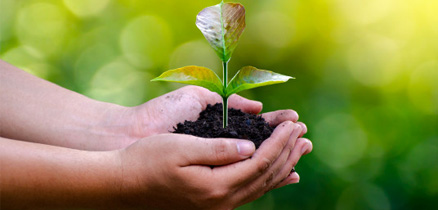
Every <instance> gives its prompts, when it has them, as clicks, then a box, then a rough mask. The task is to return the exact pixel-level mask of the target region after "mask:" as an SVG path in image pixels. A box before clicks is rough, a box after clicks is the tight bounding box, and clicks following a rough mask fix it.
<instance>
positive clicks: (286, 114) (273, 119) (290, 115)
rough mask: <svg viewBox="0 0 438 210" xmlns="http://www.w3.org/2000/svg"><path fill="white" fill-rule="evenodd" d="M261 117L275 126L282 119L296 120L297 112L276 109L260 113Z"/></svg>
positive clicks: (282, 120)
mask: <svg viewBox="0 0 438 210" xmlns="http://www.w3.org/2000/svg"><path fill="white" fill-rule="evenodd" d="M262 117H263V118H264V119H265V120H266V122H268V123H269V125H270V126H277V125H279V124H280V123H282V122H284V121H292V122H297V120H298V113H297V112H296V111H294V110H291V109H288V110H278V111H274V112H268V113H264V114H262Z"/></svg>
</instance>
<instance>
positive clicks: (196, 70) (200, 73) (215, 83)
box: [151, 66, 224, 95]
mask: <svg viewBox="0 0 438 210" xmlns="http://www.w3.org/2000/svg"><path fill="white" fill-rule="evenodd" d="M151 81H167V82H177V83H183V84H190V85H197V86H201V87H205V88H207V89H209V90H210V91H213V92H216V93H219V95H224V91H223V85H222V82H221V80H220V79H219V77H218V76H217V74H216V73H214V71H212V70H210V69H208V68H205V67H201V66H185V67H182V68H178V69H173V70H169V71H165V72H164V73H163V74H161V75H160V76H159V77H157V78H154V79H152V80H151Z"/></svg>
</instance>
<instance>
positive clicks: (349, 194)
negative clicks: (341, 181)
mask: <svg viewBox="0 0 438 210" xmlns="http://www.w3.org/2000/svg"><path fill="white" fill-rule="evenodd" d="M351 209H354V210H390V209H391V203H390V202H389V198H388V195H386V193H385V192H384V191H383V190H382V188H380V187H378V186H376V185H373V184H370V183H363V184H357V185H353V186H350V187H349V188H347V189H345V190H344V192H342V194H341V196H340V197H339V199H338V202H337V205H336V210H351Z"/></svg>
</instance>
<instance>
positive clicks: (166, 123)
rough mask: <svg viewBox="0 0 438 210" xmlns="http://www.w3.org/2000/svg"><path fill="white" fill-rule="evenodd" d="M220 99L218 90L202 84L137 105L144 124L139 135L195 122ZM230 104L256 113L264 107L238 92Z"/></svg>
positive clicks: (138, 119)
mask: <svg viewBox="0 0 438 210" xmlns="http://www.w3.org/2000/svg"><path fill="white" fill-rule="evenodd" d="M219 102H222V98H221V97H220V96H219V95H218V94H217V93H214V92H211V91H209V90H207V89H205V88H201V87H198V86H185V87H183V88H180V89H178V90H175V91H172V92H170V93H167V94H165V95H162V96H160V97H157V98H155V99H152V100H150V101H148V102H147V103H145V104H143V105H140V106H138V107H135V108H134V109H135V111H134V114H135V115H136V116H137V125H138V126H140V127H139V128H138V131H139V132H140V134H139V136H141V137H147V136H151V135H155V134H160V133H169V131H172V130H173V127H174V126H176V125H177V124H178V123H180V122H184V121H185V120H189V121H195V120H196V119H197V118H198V117H199V113H200V112H201V111H203V110H204V109H205V108H206V107H207V105H208V104H216V103H219ZM229 106H230V108H235V109H241V110H242V111H243V112H247V113H252V114H257V113H259V112H260V111H261V110H262V103H260V102H257V101H252V100H249V99H246V98H243V97H241V96H238V95H236V94H234V95H232V96H231V97H230V98H229Z"/></svg>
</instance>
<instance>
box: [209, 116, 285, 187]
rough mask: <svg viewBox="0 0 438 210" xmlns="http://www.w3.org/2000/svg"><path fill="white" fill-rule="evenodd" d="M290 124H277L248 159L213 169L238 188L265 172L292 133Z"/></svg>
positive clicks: (231, 185)
mask: <svg viewBox="0 0 438 210" xmlns="http://www.w3.org/2000/svg"><path fill="white" fill-rule="evenodd" d="M292 125H293V123H292V122H290V121H286V122H284V123H282V124H280V125H279V126H277V128H276V129H275V130H274V132H273V133H272V134H271V137H269V138H268V139H266V140H265V141H264V142H263V143H262V145H261V146H260V147H259V149H257V151H256V152H255V153H254V154H253V156H252V157H251V158H250V159H247V160H245V161H242V162H238V163H236V164H232V165H227V166H222V167H218V168H215V169H214V170H215V171H216V172H217V173H221V174H223V177H227V178H228V179H229V180H230V182H229V185H230V187H235V188H239V187H241V186H245V185H247V184H248V183H250V182H253V181H254V180H255V179H257V178H258V177H260V176H262V175H263V174H264V173H266V171H267V170H268V169H269V168H270V167H271V165H272V164H273V163H274V162H275V160H276V159H277V158H278V156H279V155H280V154H281V152H282V151H283V148H284V147H285V146H286V144H287V143H288V140H289V136H290V134H291V133H292Z"/></svg>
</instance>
